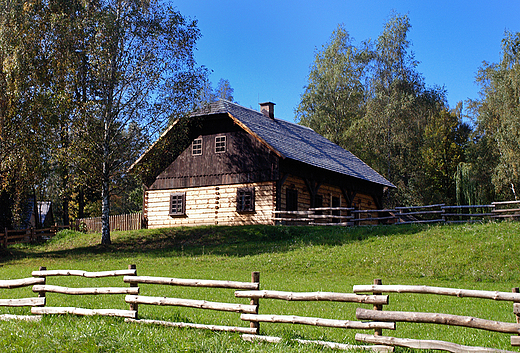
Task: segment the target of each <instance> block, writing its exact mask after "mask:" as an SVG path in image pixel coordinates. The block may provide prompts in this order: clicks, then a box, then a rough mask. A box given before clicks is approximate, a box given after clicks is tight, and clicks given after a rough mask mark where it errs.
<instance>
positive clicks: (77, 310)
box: [31, 307, 137, 319]
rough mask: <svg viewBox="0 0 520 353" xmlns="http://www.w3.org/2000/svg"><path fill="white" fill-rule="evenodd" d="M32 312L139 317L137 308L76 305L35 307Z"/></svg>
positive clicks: (41, 313)
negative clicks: (121, 308)
mask: <svg viewBox="0 0 520 353" xmlns="http://www.w3.org/2000/svg"><path fill="white" fill-rule="evenodd" d="M31 313H32V314H35V315H66V314H70V315H79V316H116V317H126V318H131V319H136V318H137V311H135V310H118V309H82V308H74V307H42V308H40V307H33V308H31Z"/></svg>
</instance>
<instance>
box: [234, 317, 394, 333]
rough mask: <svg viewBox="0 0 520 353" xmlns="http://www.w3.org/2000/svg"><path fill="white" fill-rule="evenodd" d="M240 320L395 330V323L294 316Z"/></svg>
mask: <svg viewBox="0 0 520 353" xmlns="http://www.w3.org/2000/svg"><path fill="white" fill-rule="evenodd" d="M240 319H242V320H244V321H254V322H271V323H278V324H299V325H311V326H321V327H335V328H347V329H356V330H373V329H375V328H383V329H387V330H395V322H361V321H350V320H335V319H322V318H317V317H305V316H292V315H253V314H242V315H240Z"/></svg>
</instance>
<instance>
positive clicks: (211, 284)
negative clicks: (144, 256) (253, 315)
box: [123, 276, 260, 290]
mask: <svg viewBox="0 0 520 353" xmlns="http://www.w3.org/2000/svg"><path fill="white" fill-rule="evenodd" d="M123 282H125V283H146V284H164V285H170V286H184V287H208V288H230V289H253V290H254V289H258V288H259V286H260V284H259V283H251V282H235V281H213V280H204V279H183V278H167V277H150V276H125V277H123Z"/></svg>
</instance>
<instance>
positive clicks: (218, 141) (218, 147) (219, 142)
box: [215, 136, 226, 153]
mask: <svg viewBox="0 0 520 353" xmlns="http://www.w3.org/2000/svg"><path fill="white" fill-rule="evenodd" d="M224 152H226V136H217V137H215V153H224Z"/></svg>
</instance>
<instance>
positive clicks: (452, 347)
mask: <svg viewBox="0 0 520 353" xmlns="http://www.w3.org/2000/svg"><path fill="white" fill-rule="evenodd" d="M32 275H33V277H32V278H21V279H10V280H0V290H7V291H11V290H13V289H17V288H22V287H29V286H32V291H33V292H34V293H37V295H38V296H37V297H31V298H8V299H0V307H1V308H3V307H13V308H14V307H20V306H27V307H30V312H31V314H32V315H11V314H0V321H2V320H12V319H18V320H35V321H37V320H39V319H40V317H41V315H63V314H71V315H80V316H93V315H101V316H115V317H121V318H124V319H125V322H129V323H140V324H154V325H162V326H168V327H178V328H183V327H185V328H194V329H206V330H213V331H227V332H238V333H241V334H243V336H242V337H243V339H244V340H248V341H267V342H280V341H281V340H282V338H280V337H273V336H265V335H261V334H260V324H261V323H270V324H295V325H310V326H315V327H320V328H324V329H325V328H331V329H350V330H374V334H364V333H363V334H362V333H356V335H355V340H356V341H359V342H363V343H368V344H370V345H366V346H355V345H351V344H344V343H336V342H326V341H316V340H301V339H293V341H295V342H297V343H301V344H304V343H312V344H319V345H322V346H326V347H330V348H336V349H367V350H368V349H370V350H372V351H380V352H390V351H393V347H394V346H401V347H408V348H414V349H432V350H446V351H448V352H457V353H458V352H505V351H503V350H499V349H495V348H487V347H472V346H463V345H460V344H457V343H452V342H445V341H442V340H421V339H416V338H396V337H389V336H386V335H385V336H384V335H383V331H382V330H392V331H395V330H396V329H397V328H398V326H396V323H397V322H406V323H412V324H415V323H418V324H437V325H447V326H449V327H455V326H460V327H468V328H472V329H477V330H484V331H493V332H498V333H504V334H509V335H514V336H511V345H512V346H520V293H519V291H520V290H519V289H518V288H514V289H513V291H512V292H500V291H485V290H470V289H458V288H445V287H434V286H414V285H383V284H382V282H381V280H374V284H372V285H355V286H353V292H354V293H338V292H289V291H279V290H260V274H259V272H252V273H251V282H240V281H226V280H203V279H182V278H170V277H152V276H137V269H136V267H135V265H130V266H129V268H128V269H125V270H115V271H99V272H89V271H82V270H47V269H46V268H45V267H41V268H40V269H39V270H38V271H33V272H32ZM59 276H77V277H84V278H101V279H102V278H110V277H115V276H117V277H122V282H123V283H126V284H127V285H129V286H128V287H117V286H116V287H113V286H101V287H82V288H80V287H74V288H70V287H64V286H59V285H49V284H47V283H46V282H47V278H48V277H49V278H52V277H59ZM53 280H59V279H58V278H56V279H53ZM101 281H103V280H101ZM111 282H114V280H111ZM96 283H97V282H96ZM139 284H146V286H144V287H142V288H140V287H139ZM150 285H158V286H184V287H194V288H205V289H218V290H221V289H224V290H226V289H233V290H234V292H229V295H230V299H231V298H241V299H248V303H226V302H217V301H211V300H206V299H204V300H198V299H190V298H170V297H165V296H154V295H153V294H154V293H156V290H157V289H158V288H157V287H156V286H150ZM141 289H144V290H146V291H150V293H145V294H151V295H143V294H141V293H140V290H141ZM209 292H211V291H208V292H206V291H205V292H204V293H205V296H208V293H209ZM46 293H55V294H62V295H65V297H59V298H60V304H64V305H63V306H47V304H48V298H47V297H46ZM401 293H406V294H428V295H439V296H451V297H455V298H472V299H471V300H493V301H509V302H511V304H512V306H513V308H512V309H513V310H512V313H513V315H514V316H515V317H516V322H500V321H494V320H489V319H481V318H478V317H473V316H462V315H453V314H449V313H435V312H414V311H392V310H386V308H387V307H389V302H390V300H389V297H390V295H399V294H401ZM112 294H115V295H112ZM389 294H390V295H389ZM71 295H72V296H81V295H86V296H91V295H109V297H110V298H111V300H113V301H112V303H119V304H124V305H129V306H130V308H129V310H126V309H119V308H117V309H115V308H113V307H112V308H99V309H87V308H78V307H75V306H70V305H66V304H67V298H68V297H70V296H71ZM110 295H112V296H110ZM116 295H119V296H116ZM123 295H124V297H123ZM209 296H211V294H209ZM52 298H53V300H54V298H55V296H54V295H53V297H52ZM208 299H210V298H208ZM265 300H283V301H287V302H289V301H291V302H320V301H324V302H327V301H328V302H331V301H332V302H339V303H353V304H354V305H353V306H352V314H355V315H354V316H355V320H345V319H342V318H321V317H311V316H298V315H278V314H276V313H260V307H261V306H260V301H262V302H264V301H265ZM454 300H460V299H454ZM397 302H399V301H398V300H397ZM434 302H435V301H434ZM355 304H361V305H371V306H372V308H373V309H367V308H359V307H358V305H355ZM141 305H154V306H165V307H168V306H175V307H185V308H194V309H202V310H212V311H223V312H229V313H236V314H239V315H240V316H239V317H237V318H240V319H241V320H242V321H245V322H248V323H249V327H242V326H226V325H214V324H207V323H192V322H171V321H167V320H163V319H162V318H161V317H156V318H154V317H152V318H144V319H143V318H139V315H138V313H139V312H138V308H139V307H140V306H141ZM311 305H314V304H311ZM348 305H351V304H348ZM114 306H115V307H117V306H116V305H114ZM383 307H385V310H383ZM262 308H263V306H262ZM356 320H357V321H356Z"/></svg>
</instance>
